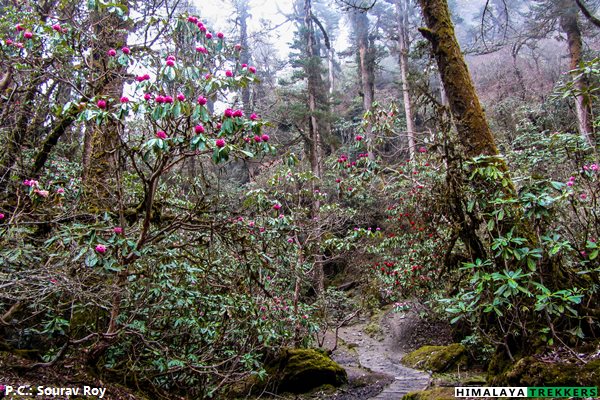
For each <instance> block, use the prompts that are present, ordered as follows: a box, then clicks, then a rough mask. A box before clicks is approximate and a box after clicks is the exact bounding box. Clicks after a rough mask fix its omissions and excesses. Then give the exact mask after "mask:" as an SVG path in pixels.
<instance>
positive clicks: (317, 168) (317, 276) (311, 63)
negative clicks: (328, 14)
mask: <svg viewBox="0 0 600 400" xmlns="http://www.w3.org/2000/svg"><path fill="white" fill-rule="evenodd" d="M304 24H305V25H304V28H305V43H306V58H307V60H308V61H307V63H306V66H307V67H306V68H307V74H306V75H307V80H308V109H309V113H310V118H309V121H308V130H309V135H308V136H309V138H310V139H309V140H310V145H309V149H310V154H309V157H310V167H311V170H312V173H313V174H314V175H315V176H316V177H317V180H316V181H315V182H314V183H313V192H314V190H317V189H318V187H319V183H318V182H319V181H320V179H321V177H322V156H321V132H320V129H319V120H318V119H317V112H318V106H317V97H318V90H320V89H321V88H322V84H321V78H320V73H321V72H320V69H319V62H318V61H319V54H318V53H317V51H316V40H315V34H314V27H313V18H312V9H311V0H304ZM320 208H321V204H320V202H319V200H316V199H315V200H313V202H312V207H311V211H312V217H313V220H314V219H315V218H318V216H319V212H320ZM315 236H316V237H317V238H318V237H319V236H320V235H319V234H318V232H317V233H316V235H315ZM313 256H314V281H315V290H316V291H317V294H318V295H319V296H321V295H322V294H323V293H324V291H325V288H324V285H325V283H324V280H325V279H324V273H323V257H322V255H321V254H320V253H319V251H318V249H317V250H315V254H314V255H313Z"/></svg>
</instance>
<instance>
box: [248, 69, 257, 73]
mask: <svg viewBox="0 0 600 400" xmlns="http://www.w3.org/2000/svg"><path fill="white" fill-rule="evenodd" d="M248 71H250V72H252V73H253V74H255V73H256V68H254V67H248Z"/></svg>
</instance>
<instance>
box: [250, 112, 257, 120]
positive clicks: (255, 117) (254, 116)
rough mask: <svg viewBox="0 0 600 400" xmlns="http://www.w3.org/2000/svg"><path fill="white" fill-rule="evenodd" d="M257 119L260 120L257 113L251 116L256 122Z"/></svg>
mask: <svg viewBox="0 0 600 400" xmlns="http://www.w3.org/2000/svg"><path fill="white" fill-rule="evenodd" d="M257 119H258V115H256V114H255V113H252V114H250V120H252V121H256V120H257Z"/></svg>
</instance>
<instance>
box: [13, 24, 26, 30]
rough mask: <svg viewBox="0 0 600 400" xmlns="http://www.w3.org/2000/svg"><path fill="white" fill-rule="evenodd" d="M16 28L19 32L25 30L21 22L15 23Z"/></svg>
mask: <svg viewBox="0 0 600 400" xmlns="http://www.w3.org/2000/svg"><path fill="white" fill-rule="evenodd" d="M15 29H16V30H17V32H22V31H24V30H25V28H23V26H21V24H17V25H15Z"/></svg>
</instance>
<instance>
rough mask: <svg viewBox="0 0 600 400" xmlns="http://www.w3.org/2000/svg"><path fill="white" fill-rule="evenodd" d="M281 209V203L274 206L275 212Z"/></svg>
mask: <svg viewBox="0 0 600 400" xmlns="http://www.w3.org/2000/svg"><path fill="white" fill-rule="evenodd" d="M280 209H281V204H279V203H275V204H273V210H275V211H278V210H280Z"/></svg>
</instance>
